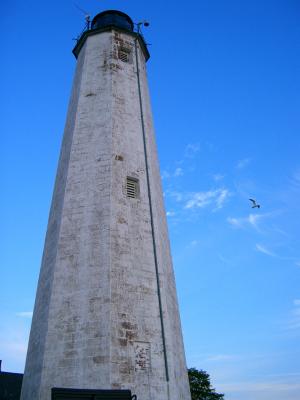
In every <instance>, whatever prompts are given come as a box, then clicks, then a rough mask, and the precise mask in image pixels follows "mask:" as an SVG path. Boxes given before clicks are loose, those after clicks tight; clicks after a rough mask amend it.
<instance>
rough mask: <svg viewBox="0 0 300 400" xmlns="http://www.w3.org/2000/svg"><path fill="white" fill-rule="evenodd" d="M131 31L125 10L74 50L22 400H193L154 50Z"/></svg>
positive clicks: (98, 20) (110, 15)
mask: <svg viewBox="0 0 300 400" xmlns="http://www.w3.org/2000/svg"><path fill="white" fill-rule="evenodd" d="M133 27H134V25H133V23H132V20H131V19H130V18H129V17H128V16H127V15H126V14H124V13H122V12H120V11H111V10H110V11H105V12H102V13H100V14H98V15H97V16H96V17H95V18H94V19H93V21H92V23H91V26H89V27H88V29H87V30H86V31H85V32H84V33H83V34H82V36H81V37H80V39H79V40H78V42H77V45H76V46H75V48H74V50H73V53H74V55H75V57H76V58H77V68H76V73H75V78H74V84H73V89H72V95H71V99H70V105H69V109H68V115H67V121H66V127H65V132H64V137H63V142H62V148H61V154H60V159H59V165H58V170H57V176H56V182H55V188H54V193H53V199H52V205H51V210H50V216H49V222H48V229H47V235H46V240H45V247H44V253H43V260H42V266H41V272H40V277H39V283H38V289H37V295H36V302H35V307H34V314H33V321H32V327H31V333H30V340H29V347H28V353H27V360H26V367H25V374H24V381H23V387H22V395H21V399H22V400H50V399H51V398H59V399H63V398H65V399H73V398H74V399H75V398H76V399H77V398H84V399H96V398H97V399H98V398H99V399H100V398H102V397H101V394H100V392H97V390H104V389H105V390H109V391H112V390H115V392H114V393H115V394H114V396H115V397H103V399H104V398H105V399H106V398H107V399H108V398H109V399H116V400H117V399H118V398H121V397H117V396H118V393H119V395H121V394H122V393H121V392H122V391H123V390H124V391H125V390H129V391H131V393H132V394H135V395H136V396H137V400H190V390H189V384H188V378H187V370H186V364H185V355H184V347H183V341H182V334H181V326H180V318H179V312H178V303H177V296H176V288H175V281H174V274H173V268H172V260H171V255H170V246H169V238H168V230H167V223H166V217H165V209H164V205H163V195H162V188H161V180H160V173H159V166H158V159H157V151H156V145H155V138H154V132H153V123H152V115H151V108H150V99H149V93H148V84H147V77H146V61H147V59H148V58H149V53H148V50H147V46H146V44H145V42H144V39H143V37H142V35H141V34H140V31H139V30H138V32H135V31H134V29H133ZM53 388H58V389H54V390H53ZM66 388H68V389H72V390H71V391H70V393H73V394H72V395H71V394H70V393H69V395H66V396H65V397H64V390H63V389H66ZM59 389H61V391H60V392H59ZM93 391H95V393H96V392H97V393H98V397H97V395H94V394H92V392H93ZM51 393H52V395H51ZM55 393H58V394H57V397H55ZM59 393H60V394H59ZM89 393H90V397H88V396H89ZM109 393H113V392H107V396H109ZM124 393H125V392H124ZM51 396H52V397H51ZM59 396H60V397H59ZM72 396H73V397H72ZM80 396H81V397H80ZM84 396H86V397H84ZM93 396H94V397H93ZM99 396H100V397H99ZM112 396H113V395H112ZM124 398H125V397H124Z"/></svg>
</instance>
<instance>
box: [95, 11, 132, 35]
mask: <svg viewBox="0 0 300 400" xmlns="http://www.w3.org/2000/svg"><path fill="white" fill-rule="evenodd" d="M109 26H115V27H117V28H121V29H126V30H128V31H130V32H133V28H134V24H133V22H132V19H131V18H130V17H129V16H128V15H127V14H125V13H123V12H121V11H117V10H107V11H103V12H101V13H99V14H97V15H96V16H95V17H94V18H93V20H92V24H91V29H101V28H106V27H109Z"/></svg>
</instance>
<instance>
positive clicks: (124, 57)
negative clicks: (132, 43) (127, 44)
mask: <svg viewBox="0 0 300 400" xmlns="http://www.w3.org/2000/svg"><path fill="white" fill-rule="evenodd" d="M118 57H119V59H120V60H121V61H123V62H128V61H129V54H128V53H127V52H126V51H123V50H119V53H118Z"/></svg>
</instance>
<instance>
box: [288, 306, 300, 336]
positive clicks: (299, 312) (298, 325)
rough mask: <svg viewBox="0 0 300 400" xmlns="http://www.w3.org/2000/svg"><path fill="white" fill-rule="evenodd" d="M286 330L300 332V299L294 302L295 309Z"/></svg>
mask: <svg viewBox="0 0 300 400" xmlns="http://www.w3.org/2000/svg"><path fill="white" fill-rule="evenodd" d="M285 329H288V330H299V329H300V299H295V300H294V301H293V309H292V311H291V314H290V317H289V320H288V321H287V323H286V324H285Z"/></svg>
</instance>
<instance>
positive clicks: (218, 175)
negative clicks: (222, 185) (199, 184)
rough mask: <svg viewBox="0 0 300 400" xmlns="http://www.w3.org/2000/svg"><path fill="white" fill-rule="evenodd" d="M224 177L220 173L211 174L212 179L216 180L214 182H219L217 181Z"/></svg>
mask: <svg viewBox="0 0 300 400" xmlns="http://www.w3.org/2000/svg"><path fill="white" fill-rule="evenodd" d="M224 178H225V175H221V174H214V175H213V179H214V181H216V182H219V181H221V180H222V179H224Z"/></svg>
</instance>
